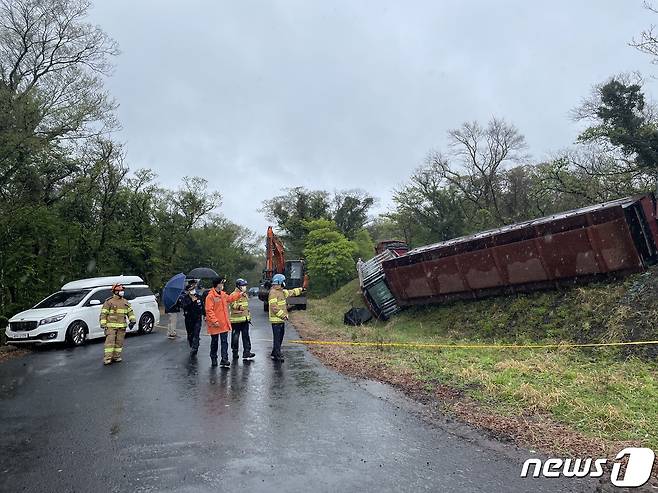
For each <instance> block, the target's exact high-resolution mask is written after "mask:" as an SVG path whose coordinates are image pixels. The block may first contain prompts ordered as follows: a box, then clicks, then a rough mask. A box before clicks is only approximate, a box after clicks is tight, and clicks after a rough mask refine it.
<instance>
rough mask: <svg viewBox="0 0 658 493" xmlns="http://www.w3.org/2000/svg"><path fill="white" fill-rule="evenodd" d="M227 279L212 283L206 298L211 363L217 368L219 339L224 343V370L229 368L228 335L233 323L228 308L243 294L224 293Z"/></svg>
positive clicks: (216, 280)
mask: <svg viewBox="0 0 658 493" xmlns="http://www.w3.org/2000/svg"><path fill="white" fill-rule="evenodd" d="M225 282H226V278H224V277H217V278H215V279H213V281H212V289H211V290H210V291H208V295H207V296H206V325H207V326H208V334H210V361H211V362H212V366H217V346H218V342H219V339H221V341H222V351H221V354H222V360H221V362H220V365H221V366H222V368H228V367H229V366H231V363H229V361H228V333H229V332H230V331H231V321H230V316H229V309H228V306H229V304H230V303H233V302H234V301H237V300H239V299H240V297H241V296H242V293H241V292H239V291H237V292H235V293H233V294H227V293H225V292H224V283H225Z"/></svg>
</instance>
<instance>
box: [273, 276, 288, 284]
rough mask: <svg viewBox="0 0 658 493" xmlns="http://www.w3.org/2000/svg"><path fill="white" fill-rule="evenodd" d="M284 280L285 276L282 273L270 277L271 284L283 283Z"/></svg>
mask: <svg viewBox="0 0 658 493" xmlns="http://www.w3.org/2000/svg"><path fill="white" fill-rule="evenodd" d="M285 282H286V276H284V275H283V274H275V275H274V277H273V278H272V284H280V285H283V284H285Z"/></svg>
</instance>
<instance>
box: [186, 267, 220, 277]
mask: <svg viewBox="0 0 658 493" xmlns="http://www.w3.org/2000/svg"><path fill="white" fill-rule="evenodd" d="M215 277H219V274H217V272H215V271H214V270H212V269H211V268H210V267H197V268H196V269H192V270H191V271H190V272H188V273H187V278H188V279H213V278H215Z"/></svg>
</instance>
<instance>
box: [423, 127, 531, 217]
mask: <svg viewBox="0 0 658 493" xmlns="http://www.w3.org/2000/svg"><path fill="white" fill-rule="evenodd" d="M448 135H449V138H450V141H449V147H450V153H449V154H448V155H443V154H441V153H439V152H432V153H430V155H429V156H428V164H431V165H432V166H433V167H435V168H437V169H439V170H440V171H441V174H442V177H443V178H444V179H445V181H446V182H447V183H448V184H449V185H451V186H453V187H455V188H456V189H457V190H459V191H460V192H461V193H462V194H463V196H464V198H465V199H466V200H468V201H469V202H471V203H472V204H473V205H474V206H475V208H476V209H480V210H486V211H489V212H490V213H491V214H492V215H493V216H494V218H495V220H496V222H498V223H500V224H504V223H505V222H506V219H507V218H506V217H505V214H504V211H503V210H502V208H501V204H500V195H501V194H502V193H503V191H504V190H503V187H504V182H503V179H502V171H503V170H504V169H505V167H506V166H507V165H514V164H519V163H521V162H523V161H524V160H525V158H526V155H525V154H524V150H525V149H526V143H525V138H524V137H523V135H521V133H520V132H519V131H518V129H517V128H516V127H515V126H514V125H512V124H510V123H507V122H505V121H504V120H500V119H497V118H492V119H491V120H490V121H489V123H488V124H487V126H486V127H483V126H481V125H480V124H479V123H478V122H472V123H464V124H463V125H462V126H461V127H460V128H458V129H455V130H451V131H450V132H448ZM455 160H456V161H457V163H455ZM453 163H455V164H457V165H458V166H455V165H454V164H453Z"/></svg>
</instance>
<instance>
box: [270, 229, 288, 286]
mask: <svg viewBox="0 0 658 493" xmlns="http://www.w3.org/2000/svg"><path fill="white" fill-rule="evenodd" d="M266 247H267V248H266V261H265V277H266V278H268V279H271V278H272V276H273V275H274V274H283V273H284V271H285V269H286V259H285V256H284V253H283V251H284V250H283V243H282V242H281V240H279V238H277V237H276V235H275V234H274V231H273V230H272V226H269V227H268V228H267V239H266Z"/></svg>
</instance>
